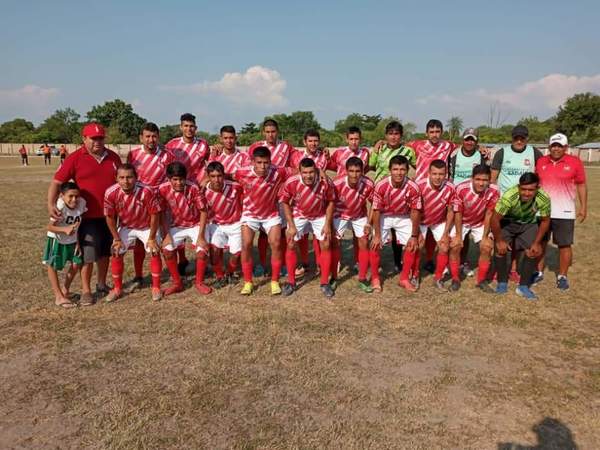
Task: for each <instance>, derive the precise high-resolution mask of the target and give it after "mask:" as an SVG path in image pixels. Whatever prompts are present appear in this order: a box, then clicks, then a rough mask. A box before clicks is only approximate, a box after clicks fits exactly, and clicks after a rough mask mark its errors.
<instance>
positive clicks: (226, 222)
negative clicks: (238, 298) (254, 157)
mask: <svg viewBox="0 0 600 450" xmlns="http://www.w3.org/2000/svg"><path fill="white" fill-rule="evenodd" d="M236 170H237V169H236ZM206 173H207V175H208V183H207V184H206V188H205V189H204V193H203V194H204V202H205V204H206V207H207V208H208V214H209V221H210V223H209V224H208V225H207V230H208V242H209V243H210V246H211V250H212V255H213V262H212V265H213V269H214V271H215V274H216V276H217V280H216V282H215V284H214V286H215V287H217V288H220V287H223V286H225V284H226V283H230V284H237V283H238V281H239V277H238V275H237V273H236V271H237V270H238V267H239V262H240V252H241V251H242V223H241V222H240V220H241V218H242V187H241V186H240V185H239V184H238V183H236V182H234V181H230V180H226V179H225V178H224V177H225V168H224V167H223V164H221V163H220V162H218V161H213V162H211V163H209V164H208V166H206ZM226 247H228V248H229V255H230V256H229V263H228V265H227V278H225V273H224V269H223V251H224V249H225V248H226Z"/></svg>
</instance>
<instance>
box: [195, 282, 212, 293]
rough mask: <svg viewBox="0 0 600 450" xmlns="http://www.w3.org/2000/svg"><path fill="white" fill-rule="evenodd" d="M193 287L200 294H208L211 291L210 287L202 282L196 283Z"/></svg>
mask: <svg viewBox="0 0 600 450" xmlns="http://www.w3.org/2000/svg"><path fill="white" fill-rule="evenodd" d="M194 287H195V288H196V290H197V291H198V292H199V293H200V294H202V295H208V294H210V293H211V292H212V289H211V288H210V287H209V286H207V285H205V284H204V283H196V284H195V285H194Z"/></svg>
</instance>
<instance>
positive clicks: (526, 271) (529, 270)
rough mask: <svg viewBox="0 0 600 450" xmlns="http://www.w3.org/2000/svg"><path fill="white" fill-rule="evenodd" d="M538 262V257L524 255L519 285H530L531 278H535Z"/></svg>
mask: <svg viewBox="0 0 600 450" xmlns="http://www.w3.org/2000/svg"><path fill="white" fill-rule="evenodd" d="M536 264H537V259H536V258H530V257H529V256H527V255H523V260H522V261H521V271H520V272H519V275H521V281H520V282H519V286H529V285H530V284H531V279H532V278H533V272H535V269H536Z"/></svg>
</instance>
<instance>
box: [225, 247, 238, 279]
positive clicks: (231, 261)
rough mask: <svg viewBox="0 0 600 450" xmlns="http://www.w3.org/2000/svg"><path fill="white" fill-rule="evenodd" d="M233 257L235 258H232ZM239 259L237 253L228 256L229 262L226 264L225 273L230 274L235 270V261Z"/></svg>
mask: <svg viewBox="0 0 600 450" xmlns="http://www.w3.org/2000/svg"><path fill="white" fill-rule="evenodd" d="M234 256H235V258H234ZM239 259H240V254H239V252H238V253H236V254H235V255H229V261H228V262H227V273H229V274H232V273H235V271H236V270H237V261H239Z"/></svg>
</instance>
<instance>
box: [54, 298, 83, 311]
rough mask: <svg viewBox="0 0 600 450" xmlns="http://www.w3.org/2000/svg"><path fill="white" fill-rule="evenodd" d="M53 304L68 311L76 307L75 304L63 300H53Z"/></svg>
mask: <svg viewBox="0 0 600 450" xmlns="http://www.w3.org/2000/svg"><path fill="white" fill-rule="evenodd" d="M54 304H55V305H56V306H60V307H61V308H65V309H69V308H75V307H76V306H77V304H76V303H73V302H72V301H70V300H68V299H66V298H63V299H61V300H54Z"/></svg>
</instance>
